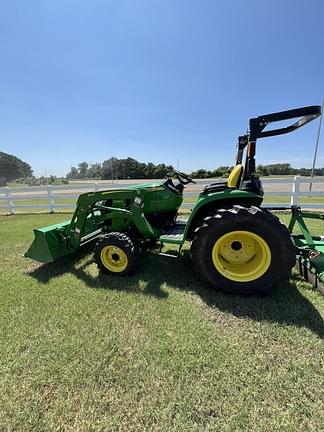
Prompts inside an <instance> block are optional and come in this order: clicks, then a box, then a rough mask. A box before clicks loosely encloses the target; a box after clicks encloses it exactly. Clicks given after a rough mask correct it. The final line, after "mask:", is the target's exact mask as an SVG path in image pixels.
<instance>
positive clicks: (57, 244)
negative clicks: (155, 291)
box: [25, 220, 70, 263]
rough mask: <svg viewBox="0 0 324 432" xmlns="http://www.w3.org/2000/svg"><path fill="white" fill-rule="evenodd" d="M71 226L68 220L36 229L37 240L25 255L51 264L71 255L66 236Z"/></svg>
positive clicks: (35, 239)
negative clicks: (67, 229)
mask: <svg viewBox="0 0 324 432" xmlns="http://www.w3.org/2000/svg"><path fill="white" fill-rule="evenodd" d="M69 224H70V221H69V220H68V221H66V222H63V223H60V224H55V225H50V226H47V227H44V228H39V229H34V235H35V238H34V241H33V243H32V244H31V246H30V248H29V249H28V251H27V252H26V253H25V257H27V258H31V259H34V260H36V261H40V262H42V263H50V262H54V261H56V260H57V259H58V258H61V257H63V256H65V255H67V254H68V253H70V252H69V251H68V248H67V244H66V240H65V236H64V233H65V230H66V228H67V227H68V226H69Z"/></svg>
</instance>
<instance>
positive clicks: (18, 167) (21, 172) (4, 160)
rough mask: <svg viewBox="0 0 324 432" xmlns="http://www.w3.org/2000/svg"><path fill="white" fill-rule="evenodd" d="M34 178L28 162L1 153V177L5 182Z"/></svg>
mask: <svg viewBox="0 0 324 432" xmlns="http://www.w3.org/2000/svg"><path fill="white" fill-rule="evenodd" d="M32 176H33V170H32V169H31V166H30V165H29V164H28V163H27V162H23V161H22V160H21V159H19V158H17V157H16V156H14V155H11V154H8V153H4V152H0V177H2V178H4V179H5V181H11V180H16V179H18V178H26V177H32Z"/></svg>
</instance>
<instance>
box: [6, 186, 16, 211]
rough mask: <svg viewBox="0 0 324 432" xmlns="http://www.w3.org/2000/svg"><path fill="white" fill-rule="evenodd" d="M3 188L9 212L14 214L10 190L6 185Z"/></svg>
mask: <svg viewBox="0 0 324 432" xmlns="http://www.w3.org/2000/svg"><path fill="white" fill-rule="evenodd" d="M5 190H6V198H7V205H8V210H9V214H10V215H14V214H15V206H14V203H13V201H12V195H11V190H10V188H9V187H8V186H7V187H5Z"/></svg>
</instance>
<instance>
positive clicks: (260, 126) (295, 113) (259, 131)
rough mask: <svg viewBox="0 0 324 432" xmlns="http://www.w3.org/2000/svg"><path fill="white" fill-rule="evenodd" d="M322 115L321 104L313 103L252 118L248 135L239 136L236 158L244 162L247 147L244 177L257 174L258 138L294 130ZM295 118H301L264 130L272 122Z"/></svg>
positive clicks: (237, 160)
mask: <svg viewBox="0 0 324 432" xmlns="http://www.w3.org/2000/svg"><path fill="white" fill-rule="evenodd" d="M320 115H321V106H319V105H313V106H307V107H302V108H296V109H292V110H288V111H280V112H277V113H272V114H264V115H261V116H259V117H255V118H251V119H250V122H249V126H250V127H249V132H248V133H247V134H246V135H243V136H240V137H239V138H238V152H237V158H236V163H237V164H240V163H242V159H243V153H244V149H245V147H247V154H246V162H245V171H244V178H245V179H247V178H250V177H251V175H253V174H255V158H254V157H255V151H256V140H257V139H258V138H266V137H270V136H276V135H282V134H285V133H289V132H293V131H294V130H296V129H298V128H300V127H302V126H304V125H305V124H307V123H309V122H310V121H312V120H314V119H316V118H317V117H319V116H320ZM294 118H299V120H297V121H296V122H294V123H292V124H291V125H289V126H286V127H282V128H277V129H271V130H269V131H264V128H265V127H266V126H268V124H270V123H275V122H278V121H283V120H290V119H294Z"/></svg>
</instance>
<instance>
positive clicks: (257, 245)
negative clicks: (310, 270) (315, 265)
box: [191, 205, 296, 295]
mask: <svg viewBox="0 0 324 432" xmlns="http://www.w3.org/2000/svg"><path fill="white" fill-rule="evenodd" d="M191 258H192V260H193V263H194V268H195V270H196V272H197V273H198V274H199V276H200V278H201V279H202V280H203V281H204V282H206V283H208V284H209V285H211V286H213V287H217V288H218V289H220V290H221V291H224V292H230V293H234V294H243V295H250V294H259V293H260V294H261V293H265V292H267V291H269V290H270V289H271V288H273V287H274V286H275V285H276V284H277V283H278V281H279V280H280V279H282V278H283V277H285V276H286V275H287V273H289V271H290V270H291V268H292V267H293V266H294V264H295V259H296V255H295V246H294V243H293V241H292V238H291V235H290V233H289V231H288V229H287V228H286V226H285V225H284V224H282V223H281V222H280V220H279V218H277V217H276V216H274V215H273V214H272V213H270V212H268V211H266V210H262V209H261V208H259V207H255V206H249V207H248V206H246V207H245V206H241V205H234V206H233V207H230V208H224V209H219V210H217V211H216V212H215V213H214V214H213V215H209V216H207V217H205V218H204V219H203V221H202V223H201V224H200V226H198V227H197V228H196V230H195V235H194V238H193V241H192V245H191Z"/></svg>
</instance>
